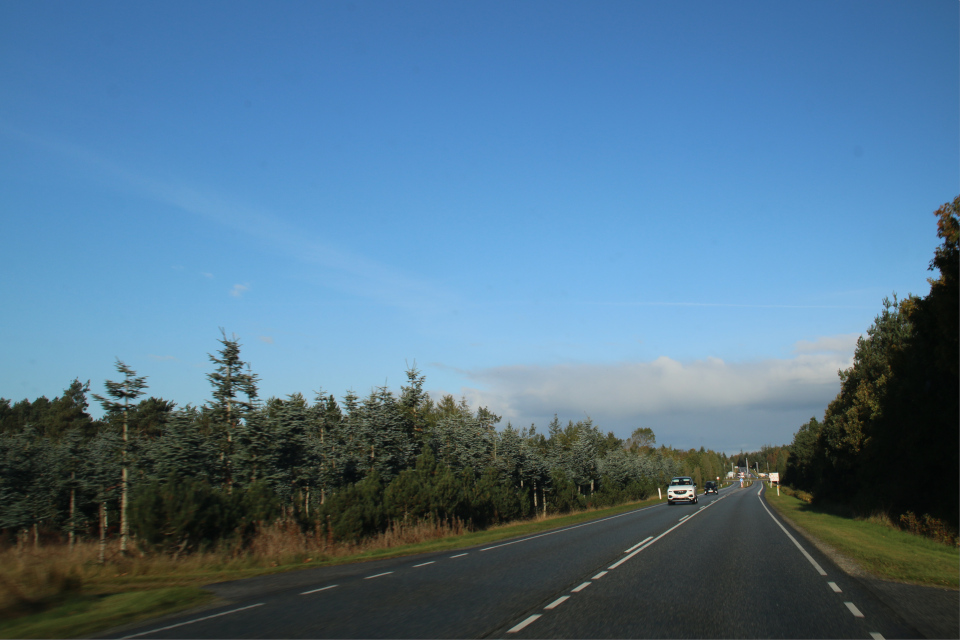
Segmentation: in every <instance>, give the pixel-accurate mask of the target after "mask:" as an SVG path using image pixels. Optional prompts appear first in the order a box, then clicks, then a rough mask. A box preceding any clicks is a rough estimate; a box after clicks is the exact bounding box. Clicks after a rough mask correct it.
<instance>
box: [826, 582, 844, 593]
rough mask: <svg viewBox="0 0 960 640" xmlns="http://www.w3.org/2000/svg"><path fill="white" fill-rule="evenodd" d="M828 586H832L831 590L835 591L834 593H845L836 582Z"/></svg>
mask: <svg viewBox="0 0 960 640" xmlns="http://www.w3.org/2000/svg"><path fill="white" fill-rule="evenodd" d="M827 584H828V585H830V588H831V589H833V592H834V593H843V590H842V589H841V588H840V587H838V586H837V583H836V582H828V583H827Z"/></svg>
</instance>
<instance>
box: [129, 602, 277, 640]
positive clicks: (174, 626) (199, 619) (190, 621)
mask: <svg viewBox="0 0 960 640" xmlns="http://www.w3.org/2000/svg"><path fill="white" fill-rule="evenodd" d="M264 604H265V603H263V602H258V603H257V604H251V605H248V606H246V607H240V608H239V609H231V610H230V611H221V612H220V613H215V614H213V615H212V616H204V617H203V618H195V619H194V620H187V621H186V622H178V623H177V624H172V625H170V626H169V627H163V628H162V629H151V630H150V631H142V632H140V633H135V634H133V635H130V636H124V637H123V640H126V639H127V638H138V637H140V636H146V635H150V634H151V633H160V632H161V631H167V630H169V629H176V628H177V627H182V626H185V625H188V624H193V623H194V622H203V621H204V620H210V619H211V618H219V617H220V616H226V615H229V614H231V613H237V612H238V611H244V610H246V609H253V608H254V607H262V606H263V605H264Z"/></svg>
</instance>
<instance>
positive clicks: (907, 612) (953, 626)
mask: <svg viewBox="0 0 960 640" xmlns="http://www.w3.org/2000/svg"><path fill="white" fill-rule="evenodd" d="M771 508H772V507H771ZM776 513H777V516H778V517H779V518H781V519H782V520H783V521H784V522H785V523H787V524H789V525H790V527H791V528H792V529H793V530H794V531H796V532H797V533H798V534H800V535H801V536H802V537H803V538H804V539H805V540H806V541H807V542H809V543H810V544H811V545H813V546H814V547H816V548H817V549H818V550H819V551H820V553H822V554H824V555H825V556H827V557H828V558H830V559H831V560H832V561H833V562H834V563H835V564H836V565H837V566H838V567H840V569H841V570H843V572H844V573H846V574H847V575H848V576H850V577H851V578H854V579H855V580H857V581H858V582H859V583H860V584H862V585H863V587H864V588H865V589H867V590H868V591H870V592H871V593H872V594H873V595H875V596H876V597H877V599H878V600H880V601H881V602H883V603H884V604H885V605H887V606H888V607H890V608H891V609H892V610H893V611H894V612H896V614H897V615H899V616H900V617H901V618H903V620H904V621H906V622H907V623H908V624H910V625H911V626H912V627H913V628H914V629H916V630H917V631H918V632H920V634H922V635H923V636H925V637H927V638H960V591H954V590H953V589H944V588H941V587H930V586H925V585H916V584H904V583H900V582H891V581H889V580H881V579H880V578H877V577H876V576H874V575H873V574H871V573H869V572H867V571H866V570H864V569H863V568H862V567H861V566H860V565H859V564H857V563H856V562H854V561H853V560H852V559H850V558H849V557H847V556H845V555H844V554H842V553H841V552H839V551H837V550H836V549H835V548H834V547H832V546H830V545H829V544H827V543H825V542H823V541H822V540H820V539H819V538H817V537H816V536H815V535H813V534H812V533H810V532H808V531H807V530H806V529H804V528H803V527H801V526H799V525H798V524H797V523H796V522H794V521H793V520H791V519H790V518H788V517H787V516H785V515H784V514H783V513H781V512H780V511H779V510H778V511H776Z"/></svg>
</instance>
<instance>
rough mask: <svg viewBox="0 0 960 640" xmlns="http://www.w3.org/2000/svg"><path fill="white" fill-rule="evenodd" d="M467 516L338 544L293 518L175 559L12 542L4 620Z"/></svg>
mask: <svg viewBox="0 0 960 640" xmlns="http://www.w3.org/2000/svg"><path fill="white" fill-rule="evenodd" d="M464 531H465V527H464V525H463V523H462V522H452V523H449V522H441V523H435V522H416V523H413V524H408V525H404V524H402V523H393V525H392V526H391V527H390V528H389V529H388V530H387V531H386V532H384V533H381V534H379V535H377V536H373V537H370V538H367V539H365V540H363V541H362V542H358V543H338V542H331V541H330V540H328V539H327V538H326V537H325V536H323V535H322V534H321V532H320V531H319V530H317V531H313V532H303V531H301V529H300V527H299V526H298V525H297V524H296V523H295V522H293V521H290V520H280V521H277V522H274V523H271V524H269V525H265V526H262V527H261V528H260V530H259V531H258V533H257V535H256V536H255V537H254V538H253V539H252V540H251V541H250V542H249V544H248V545H246V546H245V547H244V548H238V547H236V546H232V547H231V546H227V545H222V546H221V547H220V548H217V549H215V550H212V551H205V552H200V553H194V554H190V555H184V556H180V557H179V558H177V559H174V558H172V557H170V556H167V555H158V554H151V553H145V552H143V551H141V550H139V549H138V548H137V546H136V544H134V545H133V546H132V551H131V553H129V554H128V555H127V556H126V557H125V556H122V555H121V554H120V552H119V543H118V542H117V541H110V542H109V543H108V545H107V552H106V557H105V560H106V562H105V563H104V564H102V565H101V564H99V561H98V560H99V545H98V543H97V542H95V541H92V542H79V543H77V544H75V545H74V547H73V548H72V549H70V548H69V547H68V546H67V545H65V544H46V545H40V546H38V547H33V546H31V545H20V546H10V547H8V548H6V549H3V550H0V618H10V617H16V616H18V615H24V614H28V613H32V612H35V611H38V610H42V609H45V608H48V607H50V606H52V605H55V604H57V603H59V602H61V601H62V600H64V599H65V598H67V597H69V596H71V595H76V594H79V593H81V592H82V593H84V594H86V595H102V594H108V593H117V592H120V591H129V590H135V589H144V588H159V587H170V586H184V585H201V584H206V583H209V582H212V581H215V580H217V579H222V578H224V577H244V576H245V575H253V574H257V573H262V572H264V571H269V570H270V569H272V568H276V567H281V566H284V567H289V566H291V565H296V564H323V563H326V562H330V561H333V560H335V559H337V558H344V557H347V556H355V555H358V554H362V553H367V552H374V551H377V550H381V549H391V548H394V547H399V546H404V545H410V544H417V543H421V542H428V541H431V540H437V539H440V538H445V537H449V536H457V535H460V534H462V533H464Z"/></svg>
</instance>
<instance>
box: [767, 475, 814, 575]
mask: <svg viewBox="0 0 960 640" xmlns="http://www.w3.org/2000/svg"><path fill="white" fill-rule="evenodd" d="M757 499H758V500H760V506H761V507H763V510H764V511H766V512H767V515H768V516H770V518H772V519H773V521H774V522H776V523H777V526H778V527H780V528H781V529H782V530H783V532H784V533H785V534H787V537H788V538H790V540H792V541H793V544H795V545H796V546H797V549H800V553H802V554H803V557H804V558H806V559H807V560H809V561H810V564H812V565H813V568H814V569H816V570H817V573H819V574H820V575H822V576H825V575H827V572H826V571H824V570H823V567H821V566H820V565H819V564H817V561H816V560H814V559H813V556H811V555H810V554H809V553H807V550H806V549H804V548H803V547H801V546H800V543H799V542H797V539H796V538H794V537H793V536H792V535H790V532H789V531H787V528H786V527H785V526H783V525H782V524H780V521H779V520H777V519H776V518H774V517H773V514H772V513H770V509H767V505H765V504H764V503H763V496H762V495H760V494H759V493H758V494H757Z"/></svg>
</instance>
